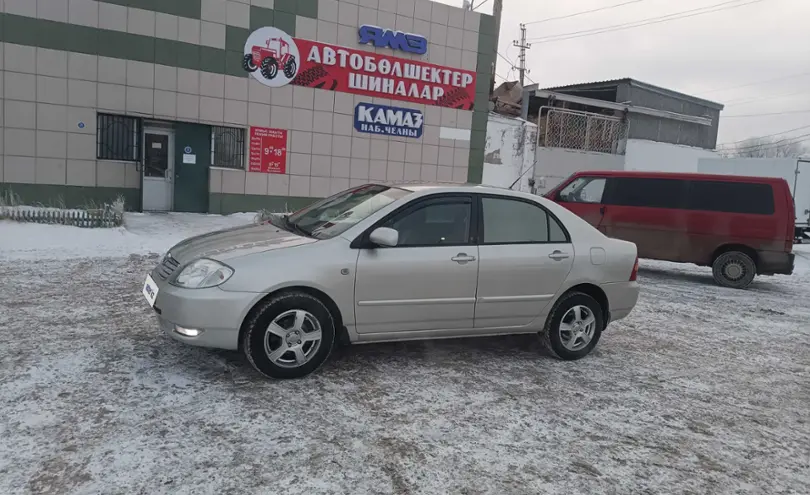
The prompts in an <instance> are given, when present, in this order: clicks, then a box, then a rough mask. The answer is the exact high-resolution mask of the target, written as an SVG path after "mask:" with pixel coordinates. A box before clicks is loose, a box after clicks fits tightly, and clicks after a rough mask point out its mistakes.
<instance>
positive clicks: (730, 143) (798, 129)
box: [717, 125, 810, 147]
mask: <svg viewBox="0 0 810 495" xmlns="http://www.w3.org/2000/svg"><path fill="white" fill-rule="evenodd" d="M804 129H810V125H805V126H802V127H797V128H795V129H788V130H786V131H782V132H777V133H774V134H768V135H767V136H757V137H758V138H760V139H764V138H769V137H774V136H782V135H784V134H787V133H788V132H795V131H802V130H804ZM748 139H751V138H748ZM748 139H741V140H739V141H731V142H728V143H720V144H718V145H717V146H718V147H720V146H731V145H733V144H739V143H742V142H744V141H748Z"/></svg>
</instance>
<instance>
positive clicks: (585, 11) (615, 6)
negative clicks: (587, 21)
mask: <svg viewBox="0 0 810 495" xmlns="http://www.w3.org/2000/svg"><path fill="white" fill-rule="evenodd" d="M644 1H646V0H630V1H629V2H623V3H618V4H615V5H608V6H606V7H599V8H598V9H591V10H583V11H582V12H575V13H573V14H568V15H561V16H557V17H547V18H545V19H540V20H538V21H531V22H527V23H526V25H527V26H528V25H530V24H540V23H541V22H549V21H557V20H560V19H569V18H571V17H577V16H580V15H585V14H591V13H593V12H601V11H603V10H610V9H615V8H617V7H622V6H625V5H630V4H631V3H639V2H644Z"/></svg>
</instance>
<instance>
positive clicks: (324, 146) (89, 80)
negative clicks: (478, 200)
mask: <svg viewBox="0 0 810 495" xmlns="http://www.w3.org/2000/svg"><path fill="white" fill-rule="evenodd" d="M0 6H2V14H0V55H2V56H0V76H2V77H0V96H2V98H1V99H0V108H1V109H2V111H0V136H2V137H0V193H4V194H8V191H11V192H13V193H14V195H15V196H17V197H19V198H20V199H21V201H22V202H23V203H34V202H37V203H43V204H49V203H50V204H54V203H60V204H61V203H64V204H65V205H67V206H82V205H86V204H92V203H103V202H108V201H111V200H113V199H114V198H116V197H118V196H123V197H124V198H125V200H126V204H127V208H128V209H133V210H142V209H143V210H157V211H192V212H213V213H230V212H234V211H250V210H255V209H259V208H268V209H273V210H291V209H296V208H299V207H301V206H303V205H305V204H308V203H310V202H312V201H313V200H314V199H316V198H321V197H325V196H329V195H330V194H333V193H336V192H339V191H341V190H343V189H346V188H348V187H350V186H353V185H359V184H363V183H367V182H386V181H387V182H402V181H421V180H427V181H435V180H438V181H454V182H477V183H480V182H481V176H482V173H483V162H484V144H485V141H486V124H487V98H488V90H489V87H490V77H491V76H490V74H491V67H492V64H493V63H494V53H495V52H494V49H495V48H494V47H495V46H496V44H497V39H496V37H495V33H496V28H495V24H494V19H493V18H492V16H488V15H483V14H479V13H477V12H471V11H464V10H462V9H460V8H454V7H450V6H447V5H445V4H441V3H436V2H431V1H428V0H341V1H336V0H173V1H162V0H161V1H158V0H102V1H96V0H2V1H0Z"/></svg>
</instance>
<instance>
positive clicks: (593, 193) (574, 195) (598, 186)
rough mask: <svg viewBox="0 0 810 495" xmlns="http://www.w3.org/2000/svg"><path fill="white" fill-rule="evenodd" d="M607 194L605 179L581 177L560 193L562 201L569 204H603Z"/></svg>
mask: <svg viewBox="0 0 810 495" xmlns="http://www.w3.org/2000/svg"><path fill="white" fill-rule="evenodd" d="M604 192H605V179H604V178H600V177H579V178H577V179H574V181H573V182H571V183H570V184H568V185H567V186H565V187H564V188H563V190H562V191H560V201H564V202H567V203H601V202H602V193H604Z"/></svg>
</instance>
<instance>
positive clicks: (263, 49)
mask: <svg viewBox="0 0 810 495" xmlns="http://www.w3.org/2000/svg"><path fill="white" fill-rule="evenodd" d="M265 45H266V46H256V45H254V46H253V49H252V50H251V52H250V53H246V54H245V57H244V58H243V59H242V68H244V69H245V70H246V71H248V72H256V71H257V70H260V71H261V74H262V76H264V77H265V79H269V80H272V79H274V78H275V77H276V75H277V74H278V71H279V70H282V71H283V72H284V77H286V78H287V79H292V78H293V77H295V73H296V70H297V69H298V61H297V60H296V59H295V55H293V54H292V53H290V44H289V43H287V42H286V41H284V40H283V39H281V38H280V37H278V38H268V39H267V41H266V42H265Z"/></svg>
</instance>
